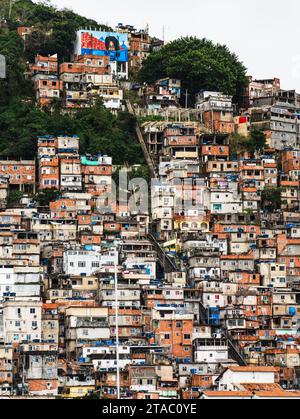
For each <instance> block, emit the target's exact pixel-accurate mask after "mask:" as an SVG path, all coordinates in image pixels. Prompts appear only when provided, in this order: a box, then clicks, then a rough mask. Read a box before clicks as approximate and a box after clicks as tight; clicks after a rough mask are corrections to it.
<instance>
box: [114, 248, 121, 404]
mask: <svg viewBox="0 0 300 419" xmlns="http://www.w3.org/2000/svg"><path fill="white" fill-rule="evenodd" d="M118 254H119V253H118V249H117V250H116V257H115V315H116V361H117V399H118V400H120V398H121V397H120V354H119V307H118V304H119V301H118V260H117V259H118Z"/></svg>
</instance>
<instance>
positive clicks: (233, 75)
mask: <svg viewBox="0 0 300 419" xmlns="http://www.w3.org/2000/svg"><path fill="white" fill-rule="evenodd" d="M165 77H171V78H178V79H181V80H182V82H183V88H184V89H187V90H188V92H189V94H190V98H191V99H192V98H193V97H194V96H195V94H196V93H197V92H199V91H200V90H202V89H205V90H211V91H221V92H223V93H225V94H228V95H233V96H235V98H236V99H237V100H238V99H239V98H240V97H241V96H242V94H243V90H244V88H245V87H246V86H247V83H248V79H247V77H246V68H245V66H244V65H243V64H242V63H241V62H240V61H239V60H238V57H237V56H236V55H235V54H233V53H231V52H230V51H229V49H228V48H227V47H226V46H225V45H219V44H214V43H213V42H211V41H209V40H207V39H198V38H195V37H186V38H180V39H177V40H176V41H173V42H170V43H168V44H167V45H165V46H164V47H163V48H162V49H160V50H159V51H156V52H153V53H152V54H150V56H149V57H148V58H147V59H146V60H145V61H144V63H143V67H142V69H141V70H140V72H139V74H138V78H139V81H140V82H146V83H153V82H155V81H156V80H159V79H161V78H165Z"/></svg>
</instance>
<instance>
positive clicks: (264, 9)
mask: <svg viewBox="0 0 300 419" xmlns="http://www.w3.org/2000/svg"><path fill="white" fill-rule="evenodd" d="M52 3H53V4H54V5H56V6H58V7H59V8H62V7H68V8H70V9H72V10H74V11H75V12H77V13H79V14H82V15H84V16H86V17H89V18H93V19H95V20H97V21H98V22H100V23H107V24H109V25H110V26H112V27H114V26H115V25H117V24H118V23H123V24H130V25H133V26H135V27H136V28H137V29H143V28H145V27H146V25H147V24H148V25H149V27H150V34H151V35H155V36H158V37H160V38H161V37H162V34H163V26H165V39H166V40H167V41H170V40H172V39H176V38H178V37H180V36H182V35H183V36H185V35H193V36H198V37H206V38H208V39H211V40H213V41H215V42H220V43H224V44H226V45H227V46H228V47H229V48H230V49H231V50H232V51H233V52H235V53H236V54H237V55H238V56H239V57H240V59H241V61H243V62H244V64H245V66H246V67H247V68H248V74H251V75H253V76H254V77H255V78H272V77H279V78H281V80H282V87H283V88H284V89H296V90H297V91H298V92H300V39H299V38H300V37H299V35H300V29H299V26H300V25H299V17H300V1H299V0H285V1H282V0H251V1H249V2H246V1H244V0H126V1H125V0H108V1H102V0H52Z"/></svg>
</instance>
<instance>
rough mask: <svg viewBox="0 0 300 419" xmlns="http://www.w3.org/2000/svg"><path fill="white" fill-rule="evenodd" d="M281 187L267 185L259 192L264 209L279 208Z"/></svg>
mask: <svg viewBox="0 0 300 419" xmlns="http://www.w3.org/2000/svg"><path fill="white" fill-rule="evenodd" d="M281 193H282V188H275V187H268V188H265V189H264V190H263V191H262V193H261V201H262V207H263V209H264V210H268V211H275V210H278V209H280V208H281Z"/></svg>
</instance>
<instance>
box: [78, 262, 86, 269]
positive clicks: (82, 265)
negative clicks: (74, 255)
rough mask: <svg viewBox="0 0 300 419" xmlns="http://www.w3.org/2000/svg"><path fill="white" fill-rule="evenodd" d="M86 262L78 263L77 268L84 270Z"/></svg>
mask: <svg viewBox="0 0 300 419" xmlns="http://www.w3.org/2000/svg"><path fill="white" fill-rule="evenodd" d="M85 267H86V262H78V268H85Z"/></svg>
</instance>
